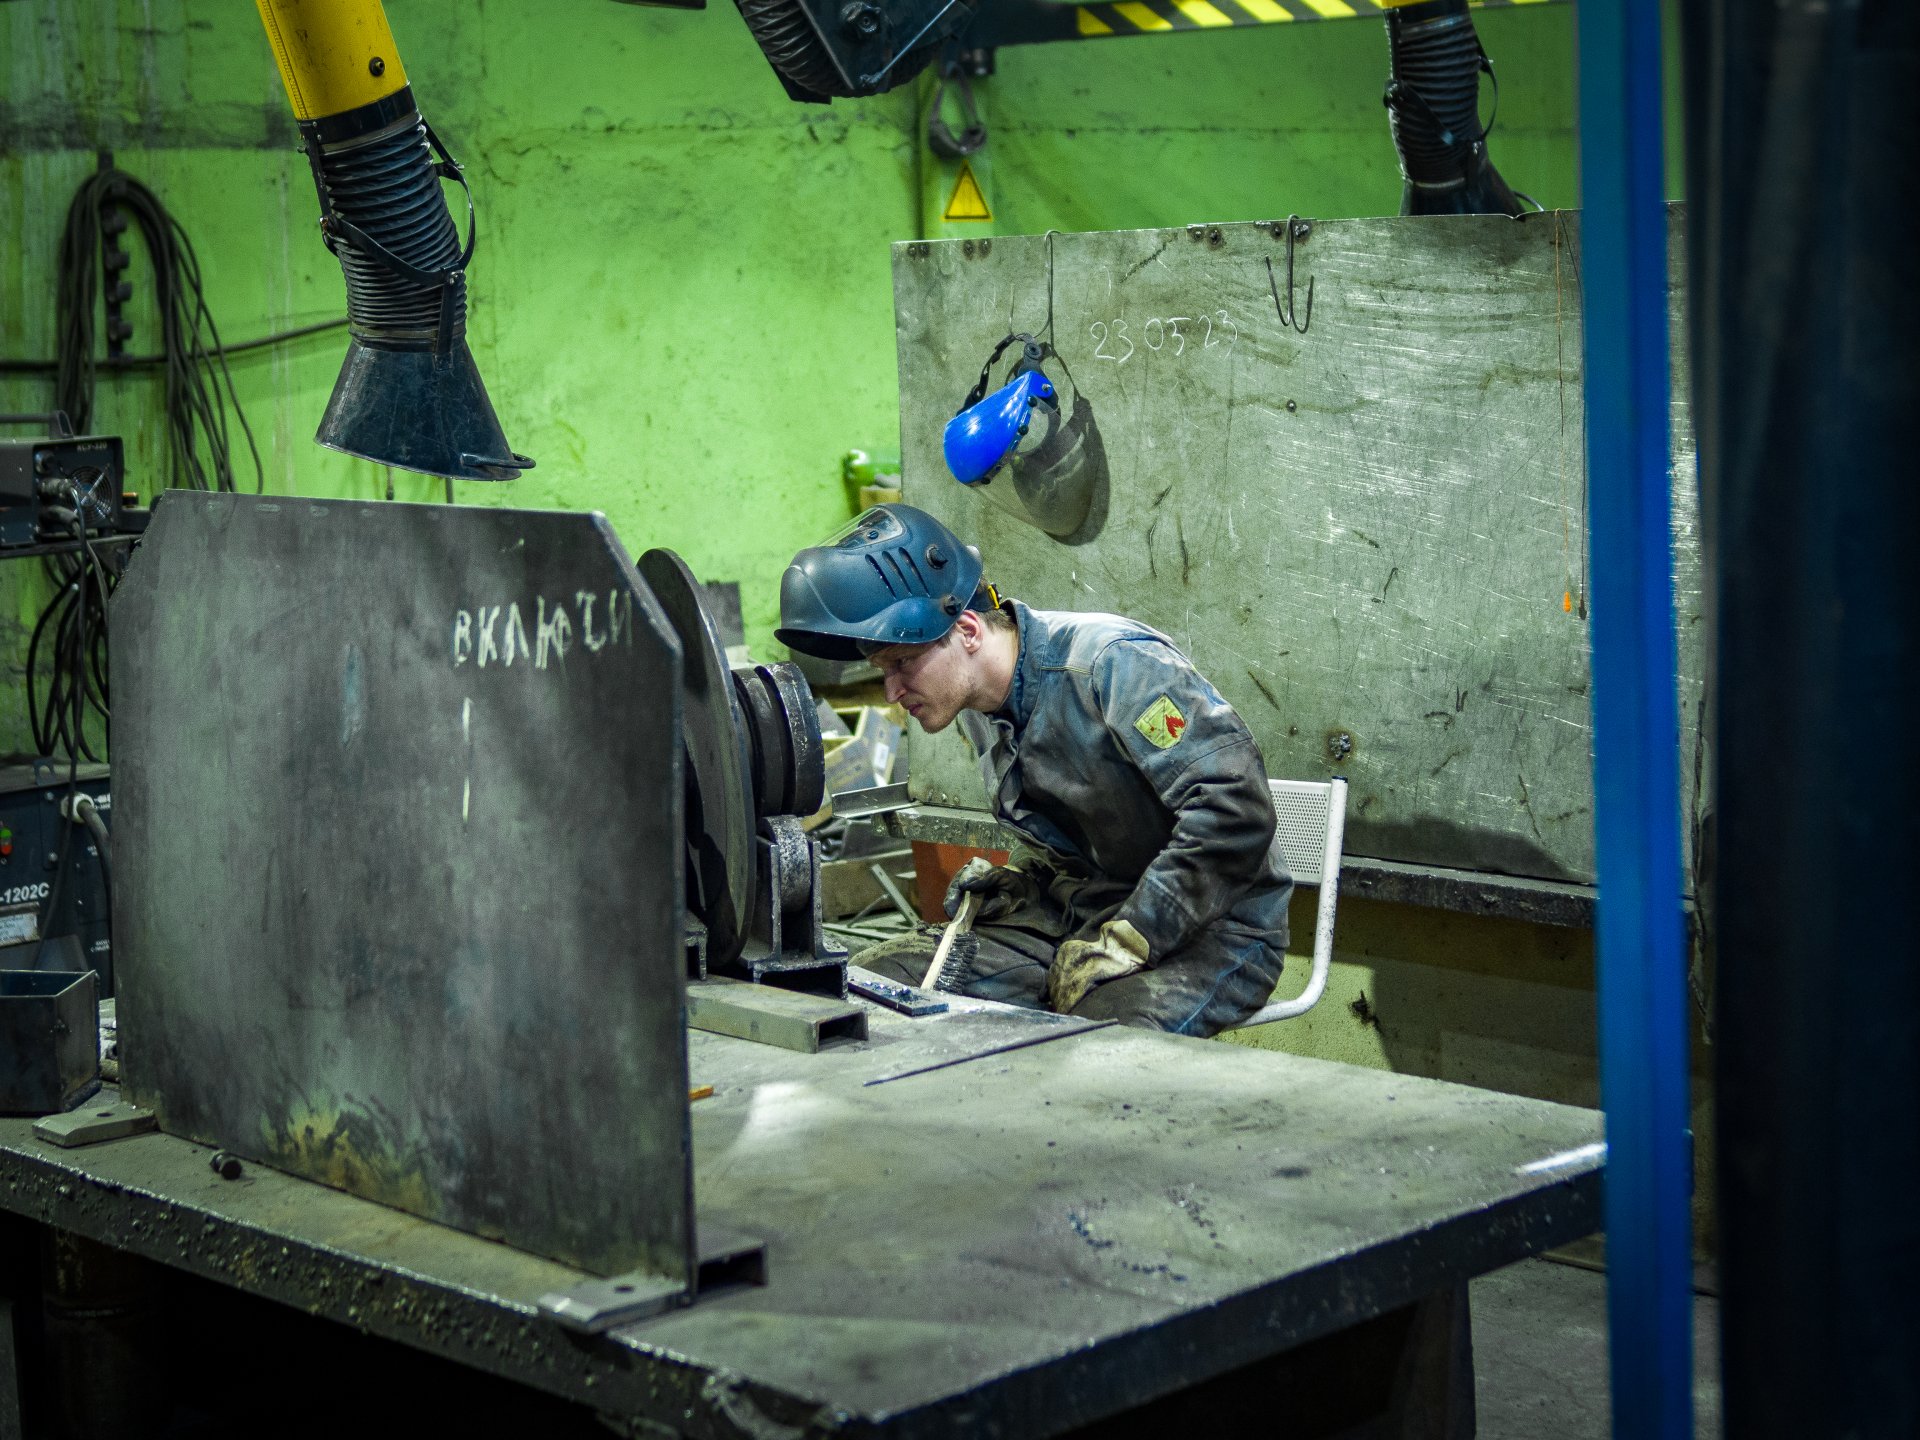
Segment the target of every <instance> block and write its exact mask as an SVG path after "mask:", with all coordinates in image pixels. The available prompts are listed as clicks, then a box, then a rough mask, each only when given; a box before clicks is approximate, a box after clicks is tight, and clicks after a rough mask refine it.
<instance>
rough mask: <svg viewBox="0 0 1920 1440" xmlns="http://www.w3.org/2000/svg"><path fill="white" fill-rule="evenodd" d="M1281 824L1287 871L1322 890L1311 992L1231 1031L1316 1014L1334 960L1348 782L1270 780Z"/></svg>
mask: <svg viewBox="0 0 1920 1440" xmlns="http://www.w3.org/2000/svg"><path fill="white" fill-rule="evenodd" d="M1267 784H1268V786H1269V787H1270V788H1271V789H1272V791H1273V813H1274V815H1275V817H1276V818H1277V820H1278V821H1279V823H1278V825H1276V826H1275V828H1274V832H1273V845H1274V848H1275V849H1276V850H1278V851H1279V852H1280V856H1281V858H1282V859H1283V860H1284V861H1285V862H1286V866H1287V870H1288V872H1289V873H1290V874H1291V875H1292V876H1293V878H1294V881H1295V882H1296V883H1297V884H1301V885H1318V886H1319V887H1320V908H1319V910H1318V912H1317V913H1316V914H1315V915H1314V919H1313V973H1312V974H1311V975H1309V976H1308V977H1307V988H1306V989H1304V990H1302V991H1301V992H1300V994H1299V996H1298V997H1297V998H1295V999H1292V1000H1281V1001H1277V1002H1275V1003H1273V1004H1270V1005H1267V1006H1265V1007H1264V1008H1262V1009H1260V1010H1256V1011H1255V1012H1254V1013H1253V1014H1252V1015H1249V1016H1248V1017H1247V1018H1246V1019H1245V1020H1242V1021H1241V1022H1240V1023H1239V1024H1238V1025H1234V1026H1230V1027H1229V1028H1230V1029H1234V1030H1242V1029H1245V1028H1246V1027H1247V1026H1249V1025H1264V1024H1266V1023H1267V1022H1268V1021H1269V1020H1289V1019H1291V1018H1293V1017H1294V1016H1295V1015H1304V1014H1306V1013H1307V1011H1309V1010H1311V1009H1312V1008H1313V1007H1314V1005H1315V1003H1316V1002H1317V1001H1318V1000H1319V999H1320V996H1321V995H1322V994H1323V993H1324V992H1325V991H1326V988H1327V966H1328V964H1329V963H1330V962H1331V961H1332V959H1333V910H1334V906H1335V905H1336V904H1337V903H1338V902H1339V898H1340V847H1341V844H1342V842H1343V841H1344V839H1345V836H1346V829H1347V782H1346V781H1345V780H1269V781H1268V782H1267Z"/></svg>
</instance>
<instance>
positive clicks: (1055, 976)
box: [1047, 920, 1148, 1015]
mask: <svg viewBox="0 0 1920 1440" xmlns="http://www.w3.org/2000/svg"><path fill="white" fill-rule="evenodd" d="M1147 964H1148V956H1147V941H1146V937H1145V936H1144V935H1142V934H1141V933H1140V932H1139V931H1138V930H1136V929H1134V928H1133V926H1132V925H1131V924H1130V923H1128V922H1127V921H1125V920H1109V921H1107V923H1106V924H1104V925H1102V926H1101V927H1100V933H1099V935H1098V936H1096V937H1095V938H1094V939H1092V940H1069V941H1067V942H1066V943H1065V944H1063V945H1062V946H1061V947H1060V948H1059V949H1058V950H1056V951H1055V952H1054V955H1053V964H1052V965H1050V966H1049V967H1048V968H1047V1003H1048V1004H1049V1005H1051V1006H1052V1007H1053V1008H1054V1010H1055V1011H1057V1012H1058V1013H1059V1014H1062V1015H1064V1014H1066V1013H1067V1012H1068V1011H1069V1010H1071V1009H1073V1007H1074V1006H1076V1005H1078V1004H1079V1003H1080V1002H1081V1001H1082V1000H1084V999H1086V998H1087V992H1088V991H1089V990H1091V989H1093V987H1094V986H1096V985H1104V984H1106V983H1107V981H1109V980H1118V979H1120V978H1121V977H1122V976H1123V975H1137V974H1139V973H1140V972H1141V971H1142V970H1144V969H1146V968H1147Z"/></svg>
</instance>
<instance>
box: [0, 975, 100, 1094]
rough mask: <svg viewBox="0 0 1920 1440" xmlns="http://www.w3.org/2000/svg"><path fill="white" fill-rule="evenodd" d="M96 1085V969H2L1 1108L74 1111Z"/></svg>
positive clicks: (97, 1063)
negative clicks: (76, 972)
mask: <svg viewBox="0 0 1920 1440" xmlns="http://www.w3.org/2000/svg"><path fill="white" fill-rule="evenodd" d="M99 1088H100V1006H99V1001H98V1000H97V998H96V997H95V994H94V988H93V972H92V971H91V970H83V971H81V972H80V973H78V974H75V973H74V972H72V971H70V970H0V1112H5V1113H6V1114H9V1115H46V1114H49V1113H51V1112H53V1111H56V1110H70V1109H72V1108H73V1107H74V1106H75V1105H78V1104H79V1103H80V1102H81V1101H82V1100H85V1099H86V1098H87V1097H88V1096H89V1095H91V1094H93V1092H94V1091H96V1090H98V1089H99Z"/></svg>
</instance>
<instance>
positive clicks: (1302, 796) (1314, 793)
mask: <svg viewBox="0 0 1920 1440" xmlns="http://www.w3.org/2000/svg"><path fill="white" fill-rule="evenodd" d="M1344 783H1345V782H1344V781H1332V780H1269V781H1268V782H1267V788H1268V789H1269V790H1271V791H1272V792H1273V813H1274V818H1275V819H1276V820H1278V821H1279V824H1278V825H1277V826H1276V827H1275V829H1274V832H1273V843H1274V845H1275V846H1276V847H1277V848H1278V849H1279V851H1280V854H1281V856H1282V857H1283V858H1284V859H1285V860H1286V862H1287V871H1288V873H1289V874H1291V875H1292V876H1293V878H1294V879H1295V880H1296V881H1297V882H1299V883H1300V884H1302V885H1318V884H1319V883H1320V874H1321V871H1322V869H1323V868H1324V866H1325V865H1326V852H1327V818H1328V815H1329V813H1330V812H1331V809H1332V801H1333V787H1334V785H1335V784H1344ZM1334 855H1335V857H1336V858H1338V856H1339V851H1338V850H1336V851H1335V852H1334Z"/></svg>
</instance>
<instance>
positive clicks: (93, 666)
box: [27, 474, 118, 968]
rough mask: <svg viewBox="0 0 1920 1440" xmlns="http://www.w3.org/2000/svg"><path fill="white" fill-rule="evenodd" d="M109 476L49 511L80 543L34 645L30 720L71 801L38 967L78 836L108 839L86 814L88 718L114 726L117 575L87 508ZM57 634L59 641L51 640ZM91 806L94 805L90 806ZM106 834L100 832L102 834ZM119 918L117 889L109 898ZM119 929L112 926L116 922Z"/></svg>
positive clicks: (74, 482) (60, 574) (73, 480)
mask: <svg viewBox="0 0 1920 1440" xmlns="http://www.w3.org/2000/svg"><path fill="white" fill-rule="evenodd" d="M101 478H102V477H100V476H99V475H97V474H96V475H93V476H92V477H91V479H90V480H86V479H83V477H79V476H75V477H63V478H62V479H60V480H57V481H54V482H52V484H51V485H50V487H49V489H48V491H47V499H48V500H49V501H50V502H51V503H49V504H48V505H47V507H46V509H45V511H44V512H43V513H44V514H45V515H46V516H47V517H48V518H49V519H52V520H55V521H58V522H64V523H66V524H67V525H68V526H69V527H70V528H71V529H72V531H73V536H74V539H75V540H76V541H77V542H78V544H77V546H76V548H75V550H74V552H73V553H72V554H70V555H50V556H48V557H47V561H48V565H49V568H50V569H51V570H52V571H53V572H54V574H55V576H56V578H58V579H60V580H61V581H62V583H61V586H60V590H59V592H58V593H57V594H56V595H55V596H54V600H53V603H52V604H50V605H48V606H47V608H46V609H45V610H44V611H43V612H41V615H40V621H39V623H38V624H37V625H35V626H34V629H33V639H32V641H31V642H30V643H29V644H28V646H27V716H28V720H29V722H30V723H31V725H32V727H33V738H34V743H35V744H36V745H37V746H39V747H40V751H41V753H42V754H45V755H53V754H55V753H57V752H56V750H55V748H54V742H55V740H56V739H57V740H59V741H60V742H62V748H63V749H64V750H65V752H66V755H67V762H68V763H67V798H66V802H65V804H63V805H62V806H61V809H60V817H61V821H62V824H61V826H60V850H59V856H58V858H57V859H56V860H55V862H54V867H53V884H52V887H51V889H50V891H49V893H48V895H47V903H46V909H45V910H44V911H43V912H42V923H41V929H40V943H39V945H38V946H37V947H36V949H35V952H34V965H35V967H36V968H37V967H38V966H39V964H40V955H41V954H42V953H43V952H44V951H45V949H46V943H47V939H48V937H49V936H50V935H51V933H52V931H53V927H54V925H55V924H56V923H58V920H59V916H60V892H61V889H62V887H63V886H64V885H65V883H66V879H67V861H68V858H69V857H70V856H71V854H72V852H73V832H74V831H75V830H76V829H78V828H79V827H80V826H81V825H82V823H86V824H87V826H88V828H89V830H92V831H93V833H94V834H95V835H96V837H97V839H98V840H102V841H103V840H104V838H105V837H104V835H103V834H102V833H101V831H102V830H104V826H103V825H102V822H101V821H100V820H99V817H98V815H97V813H96V814H93V815H91V816H90V817H89V816H87V815H86V813H85V812H84V811H83V810H82V808H81V802H82V796H81V794H80V759H81V757H82V756H83V755H84V756H85V757H86V758H87V759H89V760H93V759H97V758H98V757H97V756H95V754H94V752H93V748H92V746H90V745H89V744H88V743H87V735H86V722H87V711H88V710H89V709H92V710H94V711H97V712H98V714H99V715H100V718H101V719H102V720H103V721H105V722H106V723H107V724H109V725H111V723H112V715H111V712H110V711H109V709H108V702H107V649H106V638H107V599H108V597H109V596H110V595H111V594H112V592H113V586H114V584H115V581H116V580H117V578H118V577H117V576H111V575H110V574H109V572H108V570H107V567H106V566H105V565H103V564H101V562H100V556H99V554H98V553H97V552H96V551H95V550H94V548H93V542H92V541H91V540H90V539H89V538H88V536H87V504H86V493H85V489H84V488H83V485H84V484H90V483H97V482H98V481H99V480H100V479H101ZM49 630H51V640H49V638H48V637H49ZM43 644H45V645H46V646H47V651H48V654H49V657H50V664H51V668H52V672H53V677H52V684H51V686H50V688H49V693H48V696H47V704H46V709H45V711H44V712H43V711H42V710H41V708H40V705H39V701H38V695H37V690H38V675H39V660H40V650H41V646H42V645H43ZM89 803H91V802H89ZM96 826H98V827H100V828H99V829H95V828H94V827H96ZM96 849H97V850H98V853H99V855H100V865H101V875H102V882H103V883H107V881H106V876H107V850H106V849H105V848H104V845H102V844H97V845H96ZM108 907H109V915H111V907H112V898H111V890H109V896H108ZM109 923H111V920H109Z"/></svg>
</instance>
